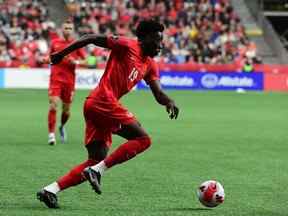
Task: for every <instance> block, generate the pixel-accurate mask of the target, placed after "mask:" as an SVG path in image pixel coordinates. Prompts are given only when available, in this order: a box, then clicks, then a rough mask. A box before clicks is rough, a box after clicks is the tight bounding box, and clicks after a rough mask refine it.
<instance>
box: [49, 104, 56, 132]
mask: <svg viewBox="0 0 288 216" xmlns="http://www.w3.org/2000/svg"><path fill="white" fill-rule="evenodd" d="M55 126H56V110H55V109H50V110H49V112H48V131H49V133H54V132H55Z"/></svg>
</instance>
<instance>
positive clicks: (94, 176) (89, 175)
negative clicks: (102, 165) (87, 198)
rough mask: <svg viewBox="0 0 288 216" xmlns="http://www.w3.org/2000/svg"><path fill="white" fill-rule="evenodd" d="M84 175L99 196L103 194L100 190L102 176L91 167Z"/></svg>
mask: <svg viewBox="0 0 288 216" xmlns="http://www.w3.org/2000/svg"><path fill="white" fill-rule="evenodd" d="M83 175H84V177H85V178H86V179H87V180H88V181H89V183H90V185H91V186H92V188H93V190H94V191H95V192H96V193H97V194H101V189H100V179H101V174H100V173H99V172H97V171H95V170H93V169H92V168H91V167H87V168H85V169H84V170H83Z"/></svg>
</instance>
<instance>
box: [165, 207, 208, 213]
mask: <svg viewBox="0 0 288 216" xmlns="http://www.w3.org/2000/svg"><path fill="white" fill-rule="evenodd" d="M211 210H212V209H209V208H191V207H184V208H167V209H162V210H161V211H183V212H184V211H211Z"/></svg>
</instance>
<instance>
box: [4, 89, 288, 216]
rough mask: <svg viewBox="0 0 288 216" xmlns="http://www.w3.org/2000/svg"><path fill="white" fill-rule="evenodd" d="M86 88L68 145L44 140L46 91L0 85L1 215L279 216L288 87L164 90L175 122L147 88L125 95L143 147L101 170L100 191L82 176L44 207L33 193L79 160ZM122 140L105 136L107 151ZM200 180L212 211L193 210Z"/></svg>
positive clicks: (286, 172)
mask: <svg viewBox="0 0 288 216" xmlns="http://www.w3.org/2000/svg"><path fill="white" fill-rule="evenodd" d="M87 94H88V92H87V91H77V93H76V97H75V101H74V103H73V107H72V117H71V119H70V122H68V125H67V131H68V133H69V134H68V136H69V137H68V138H69V141H68V142H69V143H67V144H64V145H62V144H60V142H59V141H58V144H57V145H56V146H48V145H47V125H46V124H47V123H46V119H47V117H46V116H47V109H48V102H47V92H46V91H45V90H38V91H35V90H34V91H33V90H1V91H0V101H1V105H0V107H1V112H0V137H1V145H0V149H1V157H0V163H1V175H0V184H1V185H0V190H1V191H0V205H1V206H0V215H1V216H2V215H3V216H4V215H9V216H10V215H17V216H20V215H27V216H31V215H41V216H45V215H51V214H53V215H61V216H62V215H67V216H68V215H69V216H71V215H101V216H105V215H107V216H108V215H109V216H111V215H113V216H114V215H117V216H118V215H123V216H124V215H125V216H128V215H141V216H145V215H149V216H151V215H157V216H159V215H160V216H161V215H173V216H177V215H181V216H183V215H184V216H185V215H200V216H201V215H209V216H212V215H221V216H223V215H225V216H229V215H237V216H240V215H245V216H247V215H249V216H254V215H259V216H271V215H275V216H276V215H277V216H281V215H283V216H284V215H287V204H288V201H287V189H286V184H287V181H288V168H287V150H288V146H287V140H288V133H287V129H288V126H287V117H288V109H287V107H288V100H287V94H281V93H258V92H251V93H246V94H237V93H235V92H188V91H178V92H173V91H170V92H168V94H169V95H171V96H172V97H173V98H174V99H175V100H176V101H177V103H178V105H179V107H180V108H181V112H180V115H179V119H178V120H177V121H172V120H169V119H168V118H167V115H166V113H165V110H164V109H163V108H162V107H161V106H158V105H157V104H156V103H155V102H154V100H153V99H152V97H151V94H150V92H148V91H144V92H132V93H131V94H129V95H128V96H126V97H125V99H124V100H123V103H124V104H125V105H126V106H127V107H129V110H130V111H132V112H133V113H135V114H136V116H137V117H138V119H139V120H140V122H141V123H142V124H143V126H144V127H145V128H146V129H147V131H148V132H149V133H150V134H151V136H152V138H153V146H152V148H151V149H149V150H148V151H146V152H145V153H144V154H142V155H139V156H138V157H136V158H135V159H133V160H131V161H129V162H128V163H126V164H125V165H119V166H115V167H114V168H112V169H111V170H109V171H107V172H106V174H105V176H104V177H103V178H102V185H103V186H102V191H103V194H102V195H101V196H97V195H96V194H95V193H94V192H93V191H92V190H91V188H90V185H88V184H87V183H83V184H82V185H80V186H78V187H74V188H71V189H69V190H67V191H64V192H62V193H60V194H59V196H58V198H59V201H60V202H59V203H60V206H61V209H59V210H51V209H48V208H46V207H45V206H44V205H43V204H42V203H39V202H38V201H37V200H36V197H35V193H36V192H37V191H38V190H39V189H40V188H41V187H43V186H45V185H47V184H48V183H51V182H52V181H54V180H55V179H56V178H57V177H58V176H61V175H63V174H64V173H66V172H67V171H68V170H69V169H70V168H72V167H73V166H74V165H75V164H78V163H80V162H82V161H83V160H85V159H86V151H85V149H84V146H83V145H82V143H83V134H84V121H83V116H82V105H83V101H84V99H85V96H86V95H87ZM59 117H60V115H59V112H58V119H59ZM58 140H59V139H58ZM122 142H123V140H122V139H121V138H118V137H114V143H113V148H115V147H116V146H118V145H119V144H120V143H122ZM208 179H217V180H219V181H220V182H221V183H222V184H223V185H224V188H225V192H226V200H225V203H224V204H223V205H222V206H219V207H217V208H215V209H207V208H204V207H202V206H201V204H200V203H199V202H198V200H197V197H196V193H195V190H196V188H197V186H198V185H199V184H200V183H201V182H203V181H205V180H208Z"/></svg>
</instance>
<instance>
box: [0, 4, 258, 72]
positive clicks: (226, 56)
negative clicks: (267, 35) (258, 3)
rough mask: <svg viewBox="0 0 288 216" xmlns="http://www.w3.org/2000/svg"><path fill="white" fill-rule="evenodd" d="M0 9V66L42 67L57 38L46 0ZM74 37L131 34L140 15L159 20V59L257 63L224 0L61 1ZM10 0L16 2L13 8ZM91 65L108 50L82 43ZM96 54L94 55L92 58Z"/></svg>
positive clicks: (253, 50)
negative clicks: (161, 30) (161, 42)
mask: <svg viewBox="0 0 288 216" xmlns="http://www.w3.org/2000/svg"><path fill="white" fill-rule="evenodd" d="M4 2H5V3H4V4H1V6H0V7H1V8H0V9H1V14H0V27H1V30H0V67H43V66H45V65H42V64H41V59H42V58H43V57H44V56H45V55H47V53H48V50H49V41H50V40H51V38H53V37H57V31H58V30H59V29H58V30H57V29H56V25H55V22H53V21H52V20H51V16H50V13H49V10H48V8H49V7H48V4H49V1H47V0H23V1H16V0H6V1H4ZM65 3H66V6H67V8H68V10H70V14H71V16H72V18H73V20H74V22H75V24H76V31H77V34H78V36H81V35H83V34H87V33H96V34H98V33H99V34H118V35H126V36H133V34H134V32H133V29H134V27H135V26H136V25H137V23H138V22H139V20H140V19H143V18H150V17H155V19H159V20H160V21H161V22H163V23H164V24H165V26H166V27H167V29H166V32H165V33H166V36H165V38H164V45H165V48H164V50H163V55H162V56H161V57H158V59H157V61H158V62H159V63H163V64H167V63H168V64H183V63H189V64H231V63H233V64H237V65H241V64H245V63H248V64H250V63H260V62H261V59H260V58H259V56H258V55H257V48H256V45H255V43H254V42H252V41H250V40H249V38H248V37H247V35H246V33H245V27H244V26H243V25H242V23H241V20H240V18H239V17H238V16H237V14H236V13H235V10H234V9H233V7H232V5H231V2H230V1H229V0H187V1H185V0H174V1H168V0H132V1H128V0H118V1H113V0H97V1H96V0H86V1H74V0H67V1H66V2H65ZM15 5H16V6H17V7H15ZM87 53H88V57H87V58H88V59H90V62H91V65H89V67H91V68H94V67H96V64H97V65H101V64H103V63H104V62H105V61H106V58H107V54H108V51H107V50H103V49H100V48H97V47H96V48H95V47H88V48H87ZM95 57H96V58H95Z"/></svg>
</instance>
